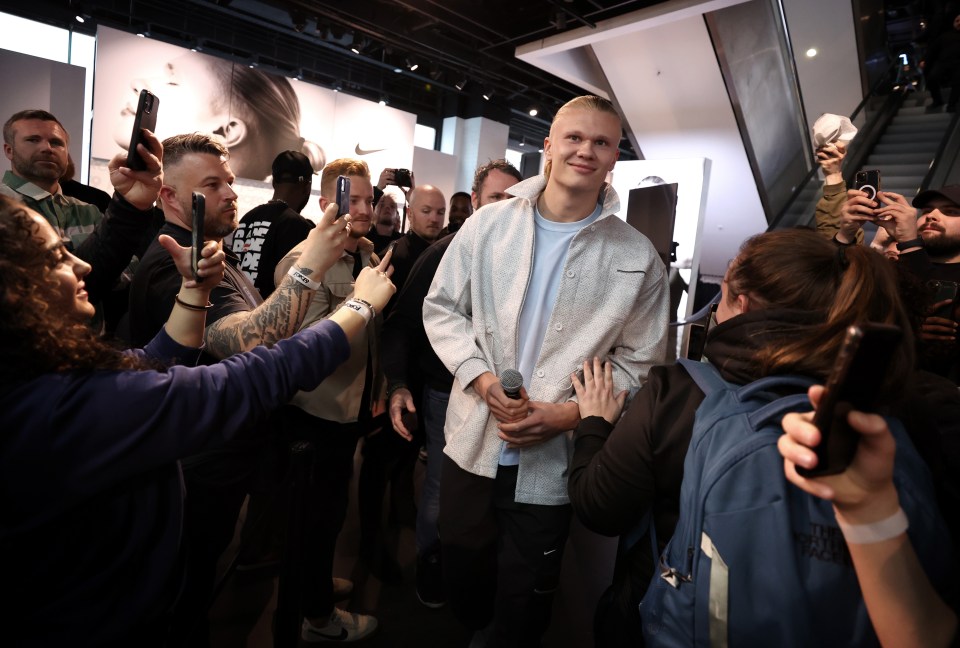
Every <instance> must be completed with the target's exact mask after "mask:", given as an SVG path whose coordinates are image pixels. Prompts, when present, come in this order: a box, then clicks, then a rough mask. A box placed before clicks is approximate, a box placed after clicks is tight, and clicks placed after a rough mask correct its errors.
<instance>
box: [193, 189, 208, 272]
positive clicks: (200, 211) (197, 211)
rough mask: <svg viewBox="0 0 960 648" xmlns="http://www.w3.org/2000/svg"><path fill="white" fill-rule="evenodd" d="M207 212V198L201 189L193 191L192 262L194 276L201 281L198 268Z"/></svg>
mask: <svg viewBox="0 0 960 648" xmlns="http://www.w3.org/2000/svg"><path fill="white" fill-rule="evenodd" d="M206 213H207V199H206V198H205V197H204V195H203V194H202V193H200V192H199V191H194V192H193V219H192V227H193V232H192V236H193V240H192V243H191V252H190V264H191V266H192V268H193V278H194V279H195V280H196V281H200V275H199V274H198V270H199V269H200V259H201V258H202V255H201V250H203V217H204V216H205V215H206Z"/></svg>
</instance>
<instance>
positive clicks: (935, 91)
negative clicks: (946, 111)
mask: <svg viewBox="0 0 960 648" xmlns="http://www.w3.org/2000/svg"><path fill="white" fill-rule="evenodd" d="M945 85H946V86H950V99H949V100H948V101H947V106H948V107H951V108H956V106H957V100H958V99H960V65H952V64H949V63H941V64H939V65H935V66H934V68H933V69H932V70H930V72H929V73H928V74H927V90H929V91H930V96H931V97H932V98H933V103H934V104H941V103H943V91H942V90H941V88H942V86H945Z"/></svg>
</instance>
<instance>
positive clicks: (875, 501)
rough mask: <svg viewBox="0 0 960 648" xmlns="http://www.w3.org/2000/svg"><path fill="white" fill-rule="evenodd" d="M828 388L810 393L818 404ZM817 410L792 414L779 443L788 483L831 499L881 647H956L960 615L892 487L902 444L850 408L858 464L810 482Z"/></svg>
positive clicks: (877, 420)
mask: <svg viewBox="0 0 960 648" xmlns="http://www.w3.org/2000/svg"><path fill="white" fill-rule="evenodd" d="M823 393H824V389H823V387H820V386H814V387H811V388H810V391H809V395H810V402H811V403H813V405H814V407H815V408H817V407H819V406H820V404H821V403H822V400H823ZM813 417H814V414H813V413H807V414H798V413H791V414H787V415H786V416H785V417H784V419H783V431H784V432H785V434H784V435H783V436H782V437H780V440H779V442H778V444H777V446H778V448H779V450H780V454H781V455H783V471H784V474H785V475H786V478H787V479H788V480H789V481H790V482H791V483H793V484H794V485H796V486H797V487H798V488H801V489H802V490H804V491H806V492H807V493H810V494H811V495H815V496H816V497H822V498H823V499H826V500H830V501H831V502H833V508H834V511H835V513H836V516H837V521H838V522H840V530H841V531H842V532H843V534H844V537H845V538H846V541H847V549H848V550H849V552H850V557H851V559H852V560H853V566H854V569H856V572H857V578H858V580H859V582H860V588H861V590H862V592H863V598H864V601H865V602H866V606H867V611H868V613H869V615H870V620H871V622H872V623H873V627H874V630H875V631H876V633H877V637H878V638H879V639H880V643H881V645H883V646H891V647H893V646H896V647H897V648H906V647H912V646H915V647H916V648H932V647H935V646H949V645H952V642H953V641H954V639H955V637H956V636H957V615H956V614H955V613H954V612H953V610H951V609H950V608H949V607H948V606H947V604H946V603H945V602H944V600H943V599H942V598H941V597H940V595H939V594H938V593H937V591H936V590H935V589H934V587H933V586H932V585H931V583H930V579H929V578H928V577H927V575H926V574H925V573H924V571H923V569H922V568H921V566H920V563H919V561H918V559H917V555H916V553H915V552H914V549H913V545H912V544H911V543H910V539H909V538H908V537H907V533H906V526H905V525H903V524H902V523H899V524H898V522H899V521H900V519H901V516H902V515H903V512H902V510H901V509H900V503H899V497H898V495H897V489H896V487H895V485H894V483H893V464H894V455H895V452H896V443H895V442H894V438H893V435H892V434H891V433H890V429H889V427H887V423H886V421H884V419H883V418H882V417H880V416H877V415H876V414H865V413H863V412H858V411H851V412H850V413H849V415H848V417H847V420H848V422H849V424H850V426H851V427H852V428H853V429H854V430H856V431H857V432H858V433H859V434H860V442H859V444H858V446H857V452H856V455H855V456H854V459H853V462H852V463H851V464H850V465H849V466H848V467H847V469H846V470H844V471H843V472H842V473H840V474H837V475H832V476H825V477H816V478H805V477H802V476H800V475H799V474H798V473H797V468H798V467H804V468H807V469H814V468H816V464H817V456H816V453H815V452H814V449H815V448H816V447H817V445H819V444H820V442H821V434H820V431H819V430H818V429H817V427H816V426H815V425H814V424H813Z"/></svg>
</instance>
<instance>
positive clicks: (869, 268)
mask: <svg viewBox="0 0 960 648" xmlns="http://www.w3.org/2000/svg"><path fill="white" fill-rule="evenodd" d="M721 295H722V296H721V299H720V302H719V305H718V308H717V313H716V320H717V324H716V325H715V326H713V327H711V330H710V333H709V334H708V335H707V343H706V346H705V349H704V354H703V355H704V356H705V357H706V358H707V360H708V361H709V362H710V364H712V365H713V366H714V367H716V368H717V369H718V370H719V372H720V374H721V376H722V377H723V378H724V380H726V381H728V382H731V383H734V384H736V385H744V384H747V383H751V382H753V381H755V380H757V379H760V378H762V377H765V376H769V375H774V374H787V375H795V374H796V375H803V376H808V377H810V378H813V379H815V380H818V381H824V380H825V379H826V377H827V375H828V373H829V371H830V369H831V366H832V364H833V359H834V358H835V357H836V355H837V352H838V350H839V349H840V347H841V345H842V343H843V340H844V334H845V331H846V328H847V327H848V326H849V325H851V324H853V323H856V322H858V321H864V320H869V321H876V322H879V323H887V324H894V325H897V326H899V327H901V328H903V329H904V330H906V329H907V328H908V327H909V322H908V319H907V314H906V311H905V309H904V307H903V304H902V302H901V300H900V297H899V294H898V287H897V281H896V276H895V271H894V269H893V268H892V267H891V266H890V264H889V263H888V262H887V261H886V260H885V259H884V258H883V257H882V256H880V255H878V254H876V253H875V252H873V251H872V250H870V249H868V248H867V247H865V246H852V247H849V248H843V249H842V252H841V251H838V249H837V247H836V246H835V245H834V244H832V243H831V242H830V241H829V240H827V239H826V238H824V237H823V236H821V235H819V234H817V233H815V232H812V231H803V230H777V231H772V232H767V233H765V234H760V235H757V236H754V237H752V238H750V239H748V240H747V241H746V242H745V243H744V244H743V246H742V247H741V248H740V252H739V253H738V254H737V256H736V258H735V259H734V260H733V261H732V262H731V264H730V266H729V268H728V269H727V273H726V276H725V278H724V281H723V284H722V286H721ZM912 366H913V355H912V348H911V345H909V344H906V345H901V347H900V348H898V349H897V350H896V351H895V353H894V356H893V358H892V360H891V365H890V369H889V373H888V375H887V380H885V381H884V384H883V387H882V389H881V390H880V393H879V397H880V398H881V399H888V400H889V401H890V402H893V401H896V400H897V397H898V396H900V395H901V392H902V386H900V385H898V384H896V382H895V380H896V379H898V378H902V376H905V375H907V374H908V373H909V372H910V371H911V369H912ZM583 371H584V375H583V378H582V379H581V378H578V377H576V376H574V377H573V378H572V379H573V380H574V385H575V386H576V389H577V396H578V400H579V407H580V415H581V418H582V421H581V423H580V425H579V426H578V427H577V429H576V431H575V436H574V455H573V460H572V463H571V466H570V470H569V481H568V487H569V493H570V500H571V502H572V503H573V507H574V512H575V513H576V514H577V516H578V517H579V519H580V521H581V522H582V523H583V524H584V525H585V526H586V527H587V528H589V529H591V530H593V531H595V532H597V533H601V534H604V535H610V536H616V535H620V536H622V537H623V536H627V535H630V532H631V531H632V530H634V529H635V528H636V527H637V526H638V523H639V521H640V520H641V518H642V517H643V516H644V514H645V513H647V512H648V511H652V520H653V524H654V525H655V529H656V537H657V539H658V541H659V542H660V545H661V546H660V547H659V549H660V550H662V549H663V545H664V544H665V543H666V542H667V541H668V540H669V539H670V538H671V536H673V532H674V527H675V525H676V522H677V517H678V514H679V504H678V503H679V498H680V486H681V482H682V480H683V474H684V458H685V456H686V453H687V447H688V445H689V442H690V438H691V435H692V433H693V425H694V418H695V413H696V410H697V408H698V407H699V405H700V404H701V402H703V399H704V394H703V392H702V391H701V390H700V389H699V387H697V385H696V383H695V382H694V379H693V378H692V377H691V376H690V374H689V373H688V372H687V371H686V370H685V369H683V368H682V367H681V366H680V365H666V366H658V367H654V368H652V369H651V370H650V373H649V376H648V378H647V382H646V384H645V385H644V387H643V389H641V390H640V391H639V392H638V393H637V395H636V396H635V397H634V398H633V401H632V402H631V404H630V406H629V408H628V409H627V410H626V412H625V413H624V414H623V416H622V417H621V416H620V413H621V408H622V404H623V396H622V395H621V394H617V393H615V392H614V391H612V389H611V388H610V385H609V381H606V380H604V376H605V375H606V374H607V373H608V370H607V369H606V367H603V366H602V365H601V362H600V360H595V361H593V362H590V363H585V364H584V368H583ZM881 402H883V401H881ZM650 553H651V548H650V541H649V538H645V537H642V536H641V537H639V538H637V539H636V541H635V542H634V543H633V544H632V545H630V546H628V547H623V549H622V551H621V552H620V554H619V555H618V559H617V564H616V567H615V569H614V582H613V584H612V591H611V593H610V594H611V596H610V597H609V598H606V597H605V598H606V600H609V601H612V602H611V603H610V604H609V605H608V606H607V607H606V609H603V610H598V614H601V613H602V614H603V619H604V623H600V624H598V625H597V629H598V635H597V636H596V637H595V639H596V645H597V646H598V648H600V647H604V646H619V645H637V642H638V641H641V640H642V632H641V628H640V618H639V614H638V611H637V610H638V608H637V605H638V603H639V601H640V599H641V598H642V596H643V594H644V592H645V590H646V586H647V584H648V583H649V582H650V578H651V576H652V573H651V572H652V567H653V557H652V556H651V555H650ZM783 613H784V614H788V613H789V610H784V611H783ZM630 642H632V643H630Z"/></svg>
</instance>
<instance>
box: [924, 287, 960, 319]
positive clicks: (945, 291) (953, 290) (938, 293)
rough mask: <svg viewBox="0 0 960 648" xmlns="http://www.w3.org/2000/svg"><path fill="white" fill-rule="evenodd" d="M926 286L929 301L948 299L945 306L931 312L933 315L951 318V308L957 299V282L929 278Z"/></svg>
mask: <svg viewBox="0 0 960 648" xmlns="http://www.w3.org/2000/svg"><path fill="white" fill-rule="evenodd" d="M927 288H929V290H930V303H931V304H938V303H940V302H942V301H946V300H948V299H949V300H950V303H949V304H947V305H946V306H942V307H940V308H938V309H937V310H935V311H934V312H932V313H931V315H933V316H935V317H944V318H946V319H953V308H954V306H955V302H956V301H957V282H956V281H941V280H936V279H935V280H931V281H928V282H927Z"/></svg>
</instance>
